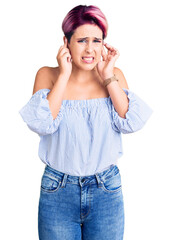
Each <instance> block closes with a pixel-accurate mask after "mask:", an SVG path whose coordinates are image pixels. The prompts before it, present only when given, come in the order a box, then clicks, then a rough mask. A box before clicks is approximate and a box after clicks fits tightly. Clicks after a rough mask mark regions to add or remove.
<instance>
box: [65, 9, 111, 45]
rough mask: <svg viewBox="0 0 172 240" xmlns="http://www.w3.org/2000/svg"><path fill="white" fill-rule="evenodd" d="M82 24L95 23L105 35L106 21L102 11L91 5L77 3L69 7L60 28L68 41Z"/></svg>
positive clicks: (104, 35)
mask: <svg viewBox="0 0 172 240" xmlns="http://www.w3.org/2000/svg"><path fill="white" fill-rule="evenodd" d="M83 24H96V25H97V26H98V27H99V28H100V29H101V30H102V32H103V39H104V38H105V37H106V36H107V29H108V23H107V19H106V17H105V15H104V14H103V13H102V11H101V10H100V9H99V8H98V7H96V6H93V5H90V6H86V5H78V6H76V7H74V8H73V9H71V10H70V11H69V12H68V14H67V15H66V17H65V18H64V20H63V22H62V30H63V32H64V35H65V36H66V38H67V39H68V42H69V43H70V39H71V37H72V35H73V33H74V30H75V29H76V28H77V27H79V26H81V25H83Z"/></svg>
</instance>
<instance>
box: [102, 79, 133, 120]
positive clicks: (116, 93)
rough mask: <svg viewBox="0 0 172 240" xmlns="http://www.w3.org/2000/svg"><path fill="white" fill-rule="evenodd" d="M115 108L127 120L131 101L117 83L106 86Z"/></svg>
mask: <svg viewBox="0 0 172 240" xmlns="http://www.w3.org/2000/svg"><path fill="white" fill-rule="evenodd" d="M106 88H107V90H108V92H109V95H110V98H111V100H112V103H113V106H114V108H115V110H116V111H117V113H118V115H119V116H120V117H122V118H125V114H126V112H127V111H128V106H129V100H128V97H127V95H126V94H125V92H124V91H123V89H122V88H121V87H120V86H119V83H118V82H117V81H113V82H111V83H109V84H108V85H107V86H106Z"/></svg>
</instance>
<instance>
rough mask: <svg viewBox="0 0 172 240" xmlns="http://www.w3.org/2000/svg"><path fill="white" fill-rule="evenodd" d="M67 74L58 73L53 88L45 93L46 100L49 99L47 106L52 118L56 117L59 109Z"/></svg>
mask: <svg viewBox="0 0 172 240" xmlns="http://www.w3.org/2000/svg"><path fill="white" fill-rule="evenodd" d="M68 78H69V77H68V76H65V75H61V74H60V75H59V76H58V78H57V80H56V82H55V84H54V86H53V88H52V89H51V91H50V92H49V94H48V95H47V100H48V101H49V107H50V110H51V113H52V116H53V119H55V118H56V117H57V114H58V112H59V110H60V107H61V104H62V99H63V95H64V91H65V88H66V85H67V82H68Z"/></svg>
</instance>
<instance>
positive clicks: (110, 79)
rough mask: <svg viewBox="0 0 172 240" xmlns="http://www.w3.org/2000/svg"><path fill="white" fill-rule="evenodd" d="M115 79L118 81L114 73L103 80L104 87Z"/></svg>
mask: <svg viewBox="0 0 172 240" xmlns="http://www.w3.org/2000/svg"><path fill="white" fill-rule="evenodd" d="M113 81H115V82H118V79H117V77H116V75H115V74H113V75H111V77H109V78H106V79H104V80H103V85H104V87H107V86H108V85H109V84H110V83H111V82H113Z"/></svg>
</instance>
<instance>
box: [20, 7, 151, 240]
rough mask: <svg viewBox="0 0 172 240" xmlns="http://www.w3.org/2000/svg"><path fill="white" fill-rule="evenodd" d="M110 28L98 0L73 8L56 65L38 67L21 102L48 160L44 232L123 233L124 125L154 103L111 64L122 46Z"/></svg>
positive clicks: (134, 122) (72, 235) (128, 128)
mask: <svg viewBox="0 0 172 240" xmlns="http://www.w3.org/2000/svg"><path fill="white" fill-rule="evenodd" d="M107 28H108V24H107V20H106V18H105V16H104V14H103V13H102V12H101V10H100V9H99V8H98V7H96V6H86V5H85V6H82V5H79V6H77V7H75V8H73V9H72V10H71V11H70V12H69V13H68V14H67V15H66V17H65V19H64V21H63V24H62V29H63V32H64V35H65V36H64V38H63V39H64V45H63V46H61V47H60V48H59V51H58V54H57V62H58V67H55V68H51V67H42V68H40V69H39V70H38V72H37V74H36V78H35V84H34V88H33V95H32V97H31V99H30V100H29V102H28V103H27V104H26V105H25V106H24V107H23V108H22V109H21V110H20V114H21V116H22V118H23V120H24V121H25V122H26V123H27V125H28V127H29V128H30V129H31V130H32V131H34V132H36V133H37V134H38V135H39V136H40V144H39V157H40V159H41V160H42V161H43V162H44V163H45V164H46V166H45V171H44V173H43V176H42V181H41V190H40V199H39V213H38V229H39V239H41V240H49V239H52V240H56V239H63V240H64V239H66V240H74V239H75V240H77V239H81V237H82V239H84V240H86V239H88V240H94V239H96V240H97V239H99V240H100V239H102V240H105V239H108V240H111V239H113V240H121V239H123V234H124V202H123V193H122V184H121V176H120V172H119V168H118V166H117V160H118V158H119V157H120V156H121V155H122V143H121V133H132V132H135V131H137V130H139V129H141V128H142V127H143V125H144V124H145V123H146V121H147V120H148V118H149V117H150V115H151V113H152V110H151V109H150V108H149V106H148V105H147V104H146V103H145V102H144V101H143V100H141V99H140V98H139V97H138V96H137V95H136V94H134V93H133V92H131V91H130V90H129V89H128V85H127V82H126V79H125V77H124V75H123V73H122V71H121V70H120V69H119V68H116V67H114V64H115V62H116V60H117V58H118V57H119V52H118V50H117V49H115V48H114V47H112V46H110V45H109V44H107V43H104V39H105V37H106V36H107ZM105 49H107V52H106V50H105ZM101 58H102V59H101Z"/></svg>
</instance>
